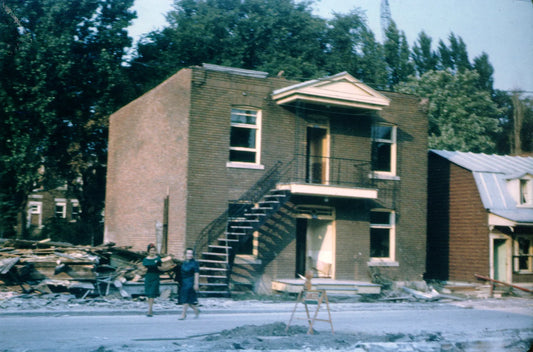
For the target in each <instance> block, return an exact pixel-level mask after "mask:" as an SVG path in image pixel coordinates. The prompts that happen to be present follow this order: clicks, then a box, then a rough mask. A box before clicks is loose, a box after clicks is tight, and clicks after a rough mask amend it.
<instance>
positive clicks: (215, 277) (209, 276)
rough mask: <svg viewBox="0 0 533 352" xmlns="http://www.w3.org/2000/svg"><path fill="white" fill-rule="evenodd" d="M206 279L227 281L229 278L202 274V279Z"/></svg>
mask: <svg viewBox="0 0 533 352" xmlns="http://www.w3.org/2000/svg"><path fill="white" fill-rule="evenodd" d="M202 277H204V278H206V279H222V280H226V279H227V278H228V277H227V276H225V275H203V274H200V278H202Z"/></svg>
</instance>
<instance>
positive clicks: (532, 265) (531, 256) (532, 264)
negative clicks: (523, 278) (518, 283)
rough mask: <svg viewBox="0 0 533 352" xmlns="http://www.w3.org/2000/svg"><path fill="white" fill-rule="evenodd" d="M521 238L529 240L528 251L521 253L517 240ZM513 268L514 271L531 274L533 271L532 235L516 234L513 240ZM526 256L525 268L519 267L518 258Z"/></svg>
mask: <svg viewBox="0 0 533 352" xmlns="http://www.w3.org/2000/svg"><path fill="white" fill-rule="evenodd" d="M521 238H524V239H526V240H527V241H529V253H521V252H520V243H519V240H520V239H521ZM513 247H514V248H513V252H514V255H513V270H514V272H516V273H525V274H531V273H533V237H532V236H524V235H518V236H517V237H516V238H515V240H514V241H513ZM521 257H526V258H528V259H527V269H521V268H520V258H521Z"/></svg>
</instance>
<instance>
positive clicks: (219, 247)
mask: <svg viewBox="0 0 533 352" xmlns="http://www.w3.org/2000/svg"><path fill="white" fill-rule="evenodd" d="M208 247H209V248H217V249H230V248H231V247H230V246H216V245H213V244H210V245H209V246H208Z"/></svg>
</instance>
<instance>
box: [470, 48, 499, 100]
mask: <svg viewBox="0 0 533 352" xmlns="http://www.w3.org/2000/svg"><path fill="white" fill-rule="evenodd" d="M474 70H476V71H477V73H478V74H479V82H478V85H477V86H478V88H479V89H484V90H487V91H489V92H490V93H491V94H492V93H493V92H494V88H493V86H494V78H493V74H494V67H492V65H491V63H490V62H489V55H487V53H485V52H483V53H482V54H481V55H480V56H478V57H476V58H474Z"/></svg>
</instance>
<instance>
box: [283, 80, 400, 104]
mask: <svg viewBox="0 0 533 352" xmlns="http://www.w3.org/2000/svg"><path fill="white" fill-rule="evenodd" d="M272 99H274V100H275V101H276V103H278V104H279V105H283V104H287V103H292V102H295V101H304V102H310V103H315V104H327V105H337V106H346V107H357V108H363V109H371V110H381V109H382V108H383V107H385V106H388V105H389V103H390V99H389V98H387V97H385V96H384V95H382V94H380V93H378V92H377V91H376V90H374V89H372V88H370V87H369V86H367V85H366V84H364V83H362V82H361V81H359V80H357V79H356V78H354V77H353V76H351V75H350V74H349V73H347V72H341V73H338V74H336V75H333V76H328V77H324V78H320V79H314V80H311V81H306V82H302V83H298V84H294V85H291V86H288V87H284V88H281V89H277V90H275V91H273V92H272Z"/></svg>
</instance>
